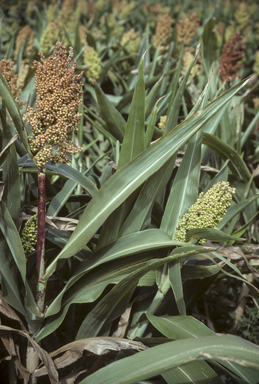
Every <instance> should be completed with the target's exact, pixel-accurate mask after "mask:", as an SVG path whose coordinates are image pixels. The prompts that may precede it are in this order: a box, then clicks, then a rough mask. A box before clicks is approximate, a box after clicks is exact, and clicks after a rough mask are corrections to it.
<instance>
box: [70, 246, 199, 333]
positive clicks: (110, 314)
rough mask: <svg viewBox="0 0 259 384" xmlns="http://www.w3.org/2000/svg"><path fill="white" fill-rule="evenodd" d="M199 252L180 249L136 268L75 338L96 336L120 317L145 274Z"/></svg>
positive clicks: (93, 311)
mask: <svg viewBox="0 0 259 384" xmlns="http://www.w3.org/2000/svg"><path fill="white" fill-rule="evenodd" d="M199 252H200V249H199V248H198V249H197V250H192V251H189V252H182V253H181V249H179V252H178V253H177V254H174V255H170V256H168V257H165V258H164V259H160V260H159V259H157V260H155V259H151V260H150V261H148V262H146V263H145V264H146V265H143V266H142V265H141V264H140V265H139V268H138V267H137V266H136V270H135V271H133V272H132V273H131V274H129V275H128V276H127V277H126V278H125V279H123V280H121V281H120V282H119V283H118V284H117V285H116V286H115V287H114V288H113V289H112V290H111V291H110V292H109V293H108V294H107V295H106V296H104V297H103V299H102V300H101V301H99V303H98V304H97V305H96V306H95V308H94V309H93V310H92V311H91V312H90V313H89V314H88V315H87V316H86V318H85V319H84V321H83V323H82V325H81V327H80V329H79V331H78V334H77V338H85V337H89V336H90V335H98V332H99V331H100V329H101V327H102V326H104V325H105V327H107V324H108V322H111V321H112V320H114V319H116V318H117V317H118V316H120V315H121V314H122V313H123V312H124V311H125V309H126V307H127V305H128V303H129V300H130V298H131V296H132V294H133V292H134V290H135V288H136V286H137V284H138V281H139V279H140V278H141V277H142V276H144V275H145V274H146V273H148V272H149V271H151V270H153V269H155V268H157V267H159V266H161V265H164V264H165V263H166V262H170V261H175V260H178V259H179V260H180V259H181V258H188V257H190V256H192V255H194V254H196V253H199ZM143 264H144V263H143Z"/></svg>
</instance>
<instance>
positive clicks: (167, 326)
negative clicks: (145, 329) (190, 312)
mask: <svg viewBox="0 0 259 384" xmlns="http://www.w3.org/2000/svg"><path fill="white" fill-rule="evenodd" d="M147 317H148V320H149V321H150V322H151V324H152V325H153V326H154V327H155V328H156V329H157V330H158V331H159V332H161V333H162V334H163V335H165V336H166V337H168V338H169V339H174V340H181V339H188V338H190V337H195V338H198V337H203V336H212V335H215V333H214V332H213V331H212V330H211V329H209V328H208V327H206V325H204V324H203V323H202V322H201V321H199V320H197V319H195V318H194V317H192V316H167V315H165V316H159V317H158V316H154V315H147Z"/></svg>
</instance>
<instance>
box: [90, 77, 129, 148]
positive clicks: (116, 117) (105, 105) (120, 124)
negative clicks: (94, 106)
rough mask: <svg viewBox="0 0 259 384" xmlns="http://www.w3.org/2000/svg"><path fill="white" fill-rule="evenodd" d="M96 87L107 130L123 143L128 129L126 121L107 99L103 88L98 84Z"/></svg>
mask: <svg viewBox="0 0 259 384" xmlns="http://www.w3.org/2000/svg"><path fill="white" fill-rule="evenodd" d="M94 87H95V92H96V96H97V100H98V104H99V107H100V111H101V113H102V117H103V119H104V121H105V123H106V124H107V130H108V131H109V132H110V133H111V134H112V135H113V136H114V137H115V138H116V139H117V140H119V141H120V142H122V141H123V138H124V134H125V129H126V121H125V120H124V118H123V117H122V115H121V114H120V112H119V111H118V110H117V109H116V108H115V107H114V105H113V103H112V102H111V101H110V100H109V99H108V98H107V97H106V95H105V94H104V93H103V91H102V89H101V87H100V86H99V85H98V84H97V83H96V82H95V85H94Z"/></svg>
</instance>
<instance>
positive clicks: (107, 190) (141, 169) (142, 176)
mask: <svg viewBox="0 0 259 384" xmlns="http://www.w3.org/2000/svg"><path fill="white" fill-rule="evenodd" d="M247 81H248V80H244V81H242V82H241V83H239V84H238V85H236V86H235V87H233V88H231V89H230V90H228V91H227V92H225V93H224V94H223V95H221V96H220V97H219V98H217V99H216V100H214V101H213V102H212V103H210V104H209V105H207V106H206V107H205V108H203V109H202V110H201V111H199V112H197V113H196V114H195V115H193V116H192V117H191V118H189V119H188V120H186V121H184V122H183V123H182V124H180V125H179V126H178V127H176V128H175V129H173V130H172V131H171V132H169V133H168V134H167V135H165V136H163V137H162V138H161V139H159V140H157V141H156V142H155V143H154V144H152V145H151V146H150V147H149V148H147V149H146V150H145V151H144V152H142V153H141V154H140V155H139V156H136V157H135V158H134V159H132V160H131V161H130V162H129V163H128V164H126V165H125V166H124V167H122V168H121V169H119V170H118V171H117V172H116V173H115V174H114V175H113V176H112V177H111V178H110V179H109V180H108V181H107V182H106V183H105V184H104V185H103V186H102V187H101V188H100V190H99V191H98V192H97V193H96V194H95V196H94V198H93V199H92V200H91V202H90V203H89V204H88V206H87V208H86V209H85V211H84V213H83V215H82V216H81V218H80V220H79V223H78V225H77V227H76V229H75V231H74V232H73V234H72V236H71V237H70V239H69V241H68V243H67V244H66V246H65V247H64V249H63V250H62V251H61V252H60V253H59V255H58V256H57V257H56V258H55V260H53V262H52V263H51V264H50V265H49V267H48V268H47V270H46V276H45V279H47V278H48V277H49V276H50V275H51V274H52V273H53V272H54V270H55V268H56V265H57V262H58V260H59V259H62V258H68V257H70V256H72V255H73V254H75V253H77V252H78V250H80V249H81V248H82V247H83V246H84V245H85V244H87V242H88V241H89V240H90V239H91V238H92V237H93V236H94V234H95V233H96V231H97V230H98V229H99V228H100V227H101V225H102V224H103V223H104V222H105V220H106V219H107V218H108V216H109V215H110V214H111V213H112V212H113V211H114V210H115V209H116V208H117V207H119V206H120V205H121V204H122V203H123V201H125V200H126V199H127V198H128V197H129V196H130V195H131V194H132V193H133V191H135V190H136V189H137V188H138V187H139V186H140V185H141V184H142V183H143V182H145V180H147V179H148V178H149V177H150V176H151V175H152V174H153V173H155V172H156V171H158V170H159V169H160V168H161V167H162V166H163V164H165V163H166V162H167V161H168V160H169V159H170V158H171V157H172V156H173V155H174V154H175V153H176V152H177V150H178V149H179V148H181V147H182V146H183V144H184V143H186V141H187V140H189V139H190V138H191V136H192V135H193V134H194V133H196V132H197V131H198V130H199V129H200V128H201V127H202V126H203V125H204V124H205V123H206V122H208V120H209V119H210V118H211V117H212V116H213V115H214V114H215V113H216V112H217V111H218V110H220V108H221V107H222V106H223V105H224V104H225V103H226V102H227V101H228V100H229V99H230V98H231V97H232V96H233V95H234V94H235V93H236V92H238V91H239V90H240V89H241V88H242V87H243V86H244V85H245V84H246V83H247Z"/></svg>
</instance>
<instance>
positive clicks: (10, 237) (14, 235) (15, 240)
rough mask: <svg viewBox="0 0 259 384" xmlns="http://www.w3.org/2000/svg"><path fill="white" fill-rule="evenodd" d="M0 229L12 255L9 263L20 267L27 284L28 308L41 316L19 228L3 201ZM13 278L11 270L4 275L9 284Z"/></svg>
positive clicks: (23, 280) (12, 266)
mask: <svg viewBox="0 0 259 384" xmlns="http://www.w3.org/2000/svg"><path fill="white" fill-rule="evenodd" d="M0 230H1V232H2V235H3V241H4V242H6V245H5V243H3V247H4V248H5V249H9V251H8V254H9V255H11V257H10V256H9V261H8V263H7V265H9V268H10V269H12V268H17V269H18V271H19V275H20V277H19V279H21V280H22V283H23V284H24V286H25V292H24V296H25V298H26V308H27V310H29V311H31V312H32V313H33V314H35V315H37V316H39V317H40V314H39V311H38V309H37V307H36V303H35V300H34V298H33V295H32V292H31V288H30V286H29V284H28V282H27V280H26V258H25V254H24V250H23V247H22V242H21V239H20V236H19V233H18V231H17V228H16V226H15V224H14V222H13V220H12V218H11V215H10V213H9V211H8V209H7V208H6V206H5V204H4V202H3V201H0ZM6 256H7V255H2V257H4V258H5V257H6ZM9 263H10V264H9ZM9 275H10V276H9ZM13 278H14V275H13V274H12V273H11V272H10V273H5V275H3V279H6V280H7V283H6V284H9V281H10V282H11V281H13ZM9 279H10V280H9ZM14 289H15V286H14ZM11 291H12V290H10V292H11ZM7 293H8V292H7ZM8 294H9V293H8ZM16 297H17V295H16ZM10 304H11V303H10ZM11 305H12V304H11Z"/></svg>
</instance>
